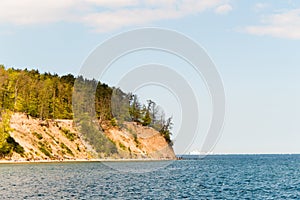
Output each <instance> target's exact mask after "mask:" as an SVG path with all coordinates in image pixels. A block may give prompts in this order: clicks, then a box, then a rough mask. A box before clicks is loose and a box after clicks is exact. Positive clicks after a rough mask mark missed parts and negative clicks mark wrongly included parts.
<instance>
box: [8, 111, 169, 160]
mask: <svg viewBox="0 0 300 200" xmlns="http://www.w3.org/2000/svg"><path fill="white" fill-rule="evenodd" d="M10 126H11V128H13V129H14V131H12V132H11V133H10V135H11V136H12V137H13V138H14V139H15V140H16V142H18V143H19V144H20V145H21V146H22V147H23V148H24V150H25V154H24V156H23V157H21V156H20V155H19V154H17V153H14V154H13V156H12V157H11V158H10V159H13V160H25V159H26V160H65V159H69V160H75V159H91V158H97V154H96V153H95V151H94V150H93V148H92V147H91V146H90V145H88V144H87V143H86V142H85V141H84V139H83V136H82V135H81V134H80V132H79V131H78V129H77V128H76V127H75V125H74V123H73V120H40V119H35V118H32V117H30V116H26V115H25V114H21V113H14V114H13V115H12V117H11V121H10ZM104 133H105V134H106V136H107V137H108V138H109V139H110V140H111V141H112V142H113V143H114V144H115V145H116V147H117V149H118V152H119V153H118V155H115V156H113V158H137V159H141V158H151V159H175V154H174V151H173V149H172V147H171V146H170V145H169V144H168V143H167V142H166V140H165V139H164V137H162V136H161V135H160V133H159V132H157V131H155V130H154V129H152V128H150V127H143V126H141V125H137V124H136V123H133V122H127V123H125V124H124V128H122V129H119V128H111V127H110V128H105V131H104Z"/></svg>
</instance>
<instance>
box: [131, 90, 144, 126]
mask: <svg viewBox="0 0 300 200" xmlns="http://www.w3.org/2000/svg"><path fill="white" fill-rule="evenodd" d="M129 114H130V116H131V119H132V121H134V122H140V119H141V104H140V102H139V101H138V97H137V95H132V96H131V99H130V107H129Z"/></svg>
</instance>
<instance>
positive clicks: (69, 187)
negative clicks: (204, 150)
mask: <svg viewBox="0 0 300 200" xmlns="http://www.w3.org/2000/svg"><path fill="white" fill-rule="evenodd" d="M0 199H300V155H210V156H206V157H204V158H201V159H188V160H184V159H183V160H176V161H130V162H128V161H120V162H119V161H117V162H74V163H72V162H70V163H32V164H0Z"/></svg>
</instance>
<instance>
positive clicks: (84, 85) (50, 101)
mask: <svg viewBox="0 0 300 200" xmlns="http://www.w3.org/2000/svg"><path fill="white" fill-rule="evenodd" d="M74 88H75V89H74ZM91 94H94V95H91ZM91 96H92V98H91ZM74 99H75V100H76V101H75V102H74ZM72 103H73V104H72ZM73 108H74V109H75V110H73ZM5 110H9V111H13V112H22V113H26V114H27V115H28V116H31V117H35V118H40V119H74V120H75V122H76V123H77V124H78V125H79V128H80V131H81V132H82V134H83V137H84V139H85V140H87V141H88V142H89V143H90V144H91V145H92V146H93V147H94V148H95V149H96V151H97V152H98V153H104V155H111V154H114V153H116V152H117V148H116V145H115V144H114V143H113V142H112V141H111V140H109V139H108V138H107V137H105V135H104V134H102V133H103V127H104V126H103V125H104V124H105V125H107V124H109V125H110V126H114V127H119V128H122V127H123V126H124V125H123V124H124V122H128V121H134V122H136V123H138V124H141V125H143V126H150V127H152V128H154V129H156V130H157V131H159V132H160V133H161V135H162V136H163V137H165V139H166V141H167V142H168V143H169V144H172V141H171V139H170V135H171V132H170V129H171V125H172V122H171V118H169V119H167V120H165V116H164V114H163V112H162V111H161V110H160V109H159V107H158V106H157V105H156V104H155V102H153V101H151V100H149V101H148V102H147V105H142V104H141V103H140V102H139V100H138V97H137V96H136V95H134V94H131V93H128V94H127V93H124V92H123V91H122V90H120V89H119V88H113V87H109V86H108V85H106V84H104V83H100V82H99V81H96V80H88V79H84V78H82V77H78V78H77V79H76V78H75V77H74V76H73V75H71V74H68V75H65V76H58V75H56V74H54V75H52V74H50V73H43V74H41V73H39V71H38V70H27V69H25V70H19V69H13V68H9V69H5V68H4V66H2V65H0V111H2V112H3V111H5ZM4 113H5V112H4ZM74 115H75V118H74ZM91 122H92V123H91ZM93 122H94V123H93ZM1 123H2V124H3V123H5V122H4V120H3V119H2V121H1ZM3 126H5V125H4V124H3ZM9 131H10V130H9V129H3V132H5V133H3V134H2V133H1V135H0V145H2V146H3V145H4V146H5V144H6V147H7V145H10V146H14V147H13V148H9V149H10V150H11V149H14V150H15V151H19V152H20V153H21V152H22V150H20V149H21V148H20V147H15V146H18V145H17V144H15V143H14V142H13V141H12V139H13V138H12V139H11V138H10V137H9V135H7V134H9ZM65 134H66V136H67V137H70V139H72V137H73V136H72V133H69V132H67V131H66V132H65ZM2 146H0V148H2ZM4 146H3V148H4ZM6 147H5V148H6ZM41 148H42V147H41ZM0 156H1V155H0Z"/></svg>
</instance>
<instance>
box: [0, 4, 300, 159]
mask: <svg viewBox="0 0 300 200" xmlns="http://www.w3.org/2000/svg"><path fill="white" fill-rule="evenodd" d="M143 27H158V28H165V29H170V30H174V31H177V32H179V33H181V34H184V35H186V36H188V37H189V38H191V39H193V40H194V41H196V42H197V43H198V44H200V45H201V46H202V47H203V48H204V49H205V50H206V52H207V54H208V55H209V57H210V58H211V59H212V60H213V62H214V63H215V66H216V68H217V69H218V71H219V74H220V76H221V78H222V80H223V84H224V89H225V95H226V119H225V122H224V127H223V131H222V133H221V137H220V138H219V140H218V141H217V143H216V146H215V148H214V149H213V153H226V154H227V153H300V145H299V143H300V142H299V141H300V123H299V122H300V105H299V104H300V92H299V91H300V79H299V77H300V56H299V55H300V2H299V1H296V0H272V1H271V0H269V1H268V0H265V1H259V0H253V1H238V0H181V1H176V0H164V1H158V0H141V1H138V0H127V1H125V0H114V1H113V0H44V1H39V0H23V1H18V0H1V1H0V63H1V64H4V65H5V66H6V67H14V68H21V69H24V68H28V69H39V71H41V72H51V73H58V74H59V75H63V74H68V73H72V74H75V75H76V74H78V73H79V71H80V69H81V66H82V64H83V63H84V61H85V59H86V58H87V57H88V56H89V54H90V53H91V52H92V51H93V50H94V49H95V48H96V47H97V46H99V45H100V44H101V43H103V42H104V41H106V40H107V39H109V38H111V37H112V36H114V35H117V34H119V33H122V32H124V31H129V30H132V29H137V28H143ZM150 62H152V63H163V64H166V65H169V66H172V67H174V69H175V70H176V71H177V72H178V73H179V74H181V75H182V76H183V77H184V78H185V79H186V80H187V81H190V84H191V87H192V88H193V90H194V91H197V92H196V96H197V97H196V98H197V101H198V106H199V107H198V108H199V116H200V117H199V127H198V128H199V130H198V132H197V133H196V138H195V139H194V140H193V141H191V142H190V146H189V148H188V149H185V150H184V151H185V152H188V151H192V150H197V149H198V150H201V145H202V143H203V140H204V138H205V133H206V132H207V129H208V126H209V122H210V119H211V114H212V112H213V111H212V109H211V99H210V96H209V93H208V91H207V89H206V88H205V84H204V83H203V80H202V79H200V78H199V77H198V78H197V77H194V75H193V73H192V72H191V71H189V70H185V69H187V68H188V67H189V66H188V65H187V64H186V63H184V62H182V61H180V59H179V58H178V57H175V56H172V55H167V54H166V53H164V52H153V51H144V52H136V53H133V54H131V55H128V56H127V58H126V57H124V58H121V59H120V60H118V62H116V63H114V66H113V67H114V68H113V67H112V69H111V71H110V72H108V73H107V74H106V75H104V76H103V79H102V81H104V82H107V83H108V84H110V85H115V84H116V83H117V81H118V79H120V77H122V73H121V72H123V73H126V72H128V70H131V69H132V67H133V66H137V65H141V64H145V63H150ZM122 66H125V67H124V68H122ZM126 66H127V67H126ZM183 66H184V67H183ZM121 68H122V69H121ZM122 70H123V71H122ZM135 92H136V93H137V94H139V96H140V98H141V100H143V101H145V100H146V99H148V98H149V97H151V98H152V99H154V100H155V101H157V102H158V103H159V104H160V105H161V106H162V108H163V109H164V110H165V112H166V114H167V115H171V116H173V118H174V130H173V131H174V138H175V151H176V152H177V153H181V151H182V150H181V149H180V150H179V149H176V142H178V141H176V134H180V133H177V130H178V129H179V126H180V122H181V121H182V119H181V112H182V110H181V107H182V106H181V105H180V102H178V101H177V100H176V95H175V96H174V95H172V93H171V92H170V91H169V92H168V91H166V90H165V89H163V88H161V87H157V86H151V87H141V88H139V89H137V91H135Z"/></svg>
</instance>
